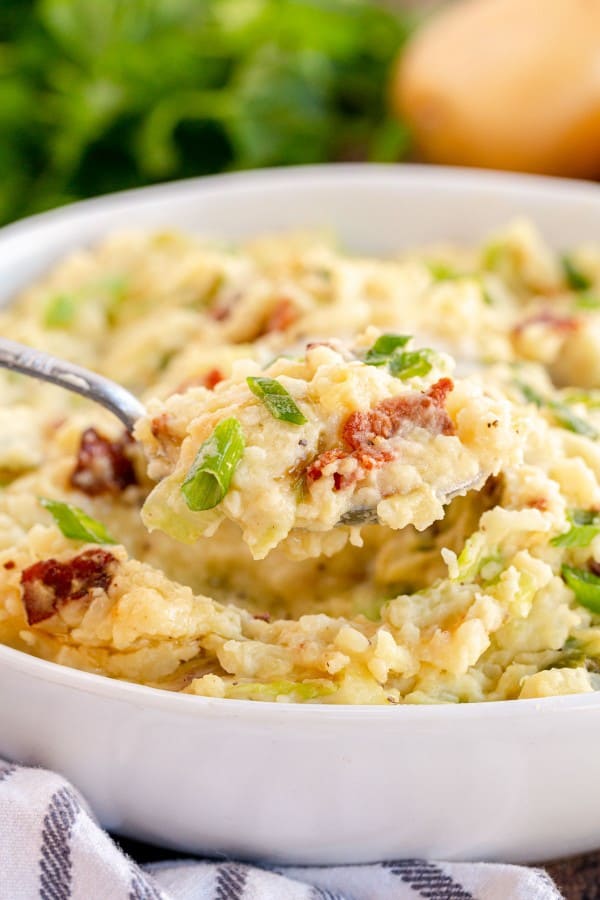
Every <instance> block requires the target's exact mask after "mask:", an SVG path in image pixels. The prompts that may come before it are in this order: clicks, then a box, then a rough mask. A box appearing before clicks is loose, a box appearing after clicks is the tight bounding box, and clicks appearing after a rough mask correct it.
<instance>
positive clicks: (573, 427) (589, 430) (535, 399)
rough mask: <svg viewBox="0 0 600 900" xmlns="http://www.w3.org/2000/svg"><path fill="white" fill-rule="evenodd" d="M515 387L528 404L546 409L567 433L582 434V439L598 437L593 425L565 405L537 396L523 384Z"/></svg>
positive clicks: (534, 391)
mask: <svg viewBox="0 0 600 900" xmlns="http://www.w3.org/2000/svg"><path fill="white" fill-rule="evenodd" d="M517 385H518V387H519V390H520V391H521V393H522V394H523V397H524V398H525V400H527V402H528V403H535V405H536V406H539V407H546V409H548V410H549V411H550V412H551V413H552V415H553V416H554V418H555V419H556V421H557V422H558V424H559V425H561V426H562V427H563V428H566V429H567V430H568V431H573V432H575V434H582V435H584V437H589V438H592V439H595V438H597V437H598V432H597V431H596V429H595V428H594V427H593V425H590V423H589V422H587V421H586V420H585V419H582V418H581V416H578V415H577V414H576V413H574V412H573V410H572V409H571V408H570V407H569V406H567V404H566V403H561V402H560V401H559V400H549V399H548V398H545V397H542V395H541V394H538V392H537V391H536V390H534V388H532V387H531V386H530V385H528V384H524V383H523V382H520V381H519V382H517Z"/></svg>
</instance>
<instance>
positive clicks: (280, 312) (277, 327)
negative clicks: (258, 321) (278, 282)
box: [262, 297, 298, 334]
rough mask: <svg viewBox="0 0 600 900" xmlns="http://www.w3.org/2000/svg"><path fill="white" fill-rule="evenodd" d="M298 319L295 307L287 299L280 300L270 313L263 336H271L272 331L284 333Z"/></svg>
mask: <svg viewBox="0 0 600 900" xmlns="http://www.w3.org/2000/svg"><path fill="white" fill-rule="evenodd" d="M297 318H298V310H297V309H296V306H295V305H294V304H293V303H292V301H291V300H289V299H288V298H287V297H284V298H283V299H282V300H280V301H279V302H278V303H277V305H276V306H275V307H274V308H273V310H272V311H271V314H270V315H269V317H268V319H267V321H266V323H265V327H264V329H263V332H262V333H263V334H271V332H273V331H285V330H286V329H287V328H289V327H290V325H293V324H294V322H295V321H296V319H297Z"/></svg>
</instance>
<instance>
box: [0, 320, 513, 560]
mask: <svg viewBox="0 0 600 900" xmlns="http://www.w3.org/2000/svg"><path fill="white" fill-rule="evenodd" d="M0 353H1V358H0V365H4V366H5V367H9V368H13V369H16V370H17V371H20V372H25V373H26V374H31V375H34V376H35V377H41V378H45V379H47V380H51V381H54V382H55V383H58V384H61V385H62V386H63V387H66V388H68V389H70V390H74V391H76V392H78V393H82V394H84V395H85V396H88V397H90V398H91V399H94V400H96V401H98V402H100V403H102V404H103V405H104V406H106V407H107V408H109V409H111V411H112V412H114V413H115V414H116V415H118V416H119V418H121V420H122V421H123V422H124V423H125V425H126V427H127V428H128V430H129V431H132V432H133V434H134V436H135V437H136V439H137V440H138V441H139V443H140V444H141V445H142V447H143V448H144V451H145V453H146V457H147V460H148V474H149V476H150V477H151V479H152V480H153V481H156V482H157V484H156V487H155V488H154V489H153V490H152V492H151V493H150V495H149V496H148V498H147V500H146V502H145V504H144V507H143V510H142V518H143V521H144V524H145V525H146V526H147V528H149V529H150V530H154V529H159V530H162V531H164V532H165V533H167V534H169V535H171V536H172V537H174V538H176V539H177V540H179V541H183V542H184V543H193V542H194V541H196V540H198V538H200V537H206V536H210V535H212V534H214V532H215V531H216V530H217V528H218V527H219V526H220V525H221V523H222V522H223V521H224V520H225V519H230V520H232V521H233V522H236V523H237V524H238V525H239V526H240V528H241V529H242V533H243V539H244V541H245V542H246V543H247V545H248V547H249V548H250V551H251V553H252V555H253V557H254V558H255V559H263V558H264V557H265V556H266V555H267V554H268V553H269V552H270V551H271V550H273V549H274V548H275V547H277V546H278V545H279V544H283V547H284V549H285V550H286V552H287V553H288V555H290V556H292V557H296V558H307V557H312V556H317V555H320V554H322V553H323V554H325V555H331V554H333V553H335V552H337V551H338V550H339V549H341V547H343V546H344V544H345V543H346V542H347V541H348V540H350V541H351V542H352V543H354V544H357V545H360V544H361V537H360V528H361V526H362V525H364V524H367V523H369V522H379V523H380V524H382V525H387V526H388V527H390V528H392V529H402V528H404V527H405V526H407V525H413V526H414V527H415V528H417V529H418V530H424V529H425V528H428V527H429V526H430V525H431V524H432V523H433V522H435V521H436V520H438V519H441V518H443V515H444V506H445V505H446V504H447V503H449V502H450V500H452V499H453V498H454V497H456V496H458V495H459V494H465V493H466V492H467V491H468V490H471V489H476V488H481V487H482V486H483V484H484V483H485V482H486V480H487V479H488V478H489V477H490V476H492V475H495V474H497V473H498V472H499V470H500V467H501V464H502V463H506V459H507V454H508V455H509V456H511V454H512V456H514V457H515V459H516V455H518V439H517V434H518V429H517V428H515V423H514V422H513V421H512V417H511V407H510V404H509V403H508V401H507V400H506V399H505V398H503V397H502V396H500V395H498V396H492V395H491V394H490V393H489V391H488V392H485V391H484V390H483V389H482V388H481V387H479V386H478V385H477V384H476V383H475V382H471V381H469V380H468V379H459V380H457V381H453V380H452V378H451V377H450V375H451V373H452V370H453V367H454V363H453V360H452V359H451V357H450V356H448V355H447V354H445V353H439V352H434V351H433V350H431V349H428V348H421V349H413V348H412V345H411V338H410V336H408V335H403V334H380V333H379V332H377V330H376V329H373V328H372V329H369V330H368V331H367V332H366V333H365V334H364V335H363V336H361V337H359V338H357V340H356V342H355V343H354V344H353V346H347V345H344V344H343V343H342V342H341V341H338V340H335V339H330V340H322V341H321V340H315V341H312V342H310V343H308V344H307V345H306V349H305V352H304V354H303V355H301V356H287V355H282V356H279V357H277V358H276V359H275V360H273V361H272V362H271V363H270V364H269V365H268V366H267V367H263V368H261V367H260V365H259V364H258V363H257V362H256V361H254V360H240V361H238V362H237V363H235V364H234V366H233V371H232V373H231V375H230V377H229V378H226V379H224V380H223V381H221V382H220V383H219V384H217V385H216V386H215V388H214V390H208V389H207V388H205V387H202V386H197V387H193V388H191V389H189V390H187V391H186V392H185V393H176V394H173V395H172V396H171V397H169V398H167V399H166V400H164V401H158V400H156V401H151V402H150V404H149V409H148V410H147V411H146V410H145V409H144V407H143V406H142V405H141V404H140V403H139V401H138V400H137V399H136V398H135V397H133V395H131V394H129V392H128V391H126V390H125V389H123V388H122V387H121V386H119V385H117V384H114V383H113V382H111V381H110V380H109V379H106V378H102V377H101V376H98V375H96V374H95V373H91V372H87V371H86V370H85V369H82V368H81V367H76V366H72V365H71V364H69V363H65V362H62V361H60V360H56V359H54V358H52V357H49V356H48V355H47V354H43V353H40V352H38V351H35V350H31V349H30V348H25V347H21V346H20V345H18V344H15V343H14V342H9V341H5V340H2V342H0Z"/></svg>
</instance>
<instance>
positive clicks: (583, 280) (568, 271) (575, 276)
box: [561, 253, 592, 291]
mask: <svg viewBox="0 0 600 900" xmlns="http://www.w3.org/2000/svg"><path fill="white" fill-rule="evenodd" d="M561 263H562V267H563V273H564V276H565V281H566V282H567V284H568V286H569V287H570V288H571V290H573V291H587V290H588V288H591V286H592V280H591V278H589V277H588V276H587V275H586V274H585V272H582V271H581V269H580V268H579V266H578V265H577V264H576V263H575V262H574V261H573V259H572V258H571V257H570V256H569V255H568V254H566V253H565V254H564V256H563V257H562V259H561Z"/></svg>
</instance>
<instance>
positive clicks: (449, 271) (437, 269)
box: [427, 260, 464, 281]
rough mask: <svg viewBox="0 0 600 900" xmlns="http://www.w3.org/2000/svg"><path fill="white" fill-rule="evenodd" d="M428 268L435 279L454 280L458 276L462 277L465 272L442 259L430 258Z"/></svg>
mask: <svg viewBox="0 0 600 900" xmlns="http://www.w3.org/2000/svg"><path fill="white" fill-rule="evenodd" d="M427 268H428V269H429V272H430V274H431V277H432V278H433V279H434V281H454V280H455V279H456V278H462V277H463V274H464V273H463V272H459V271H457V270H456V269H455V268H454V267H453V266H451V265H450V264H449V263H446V262H442V261H440V260H430V262H428V263H427Z"/></svg>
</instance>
